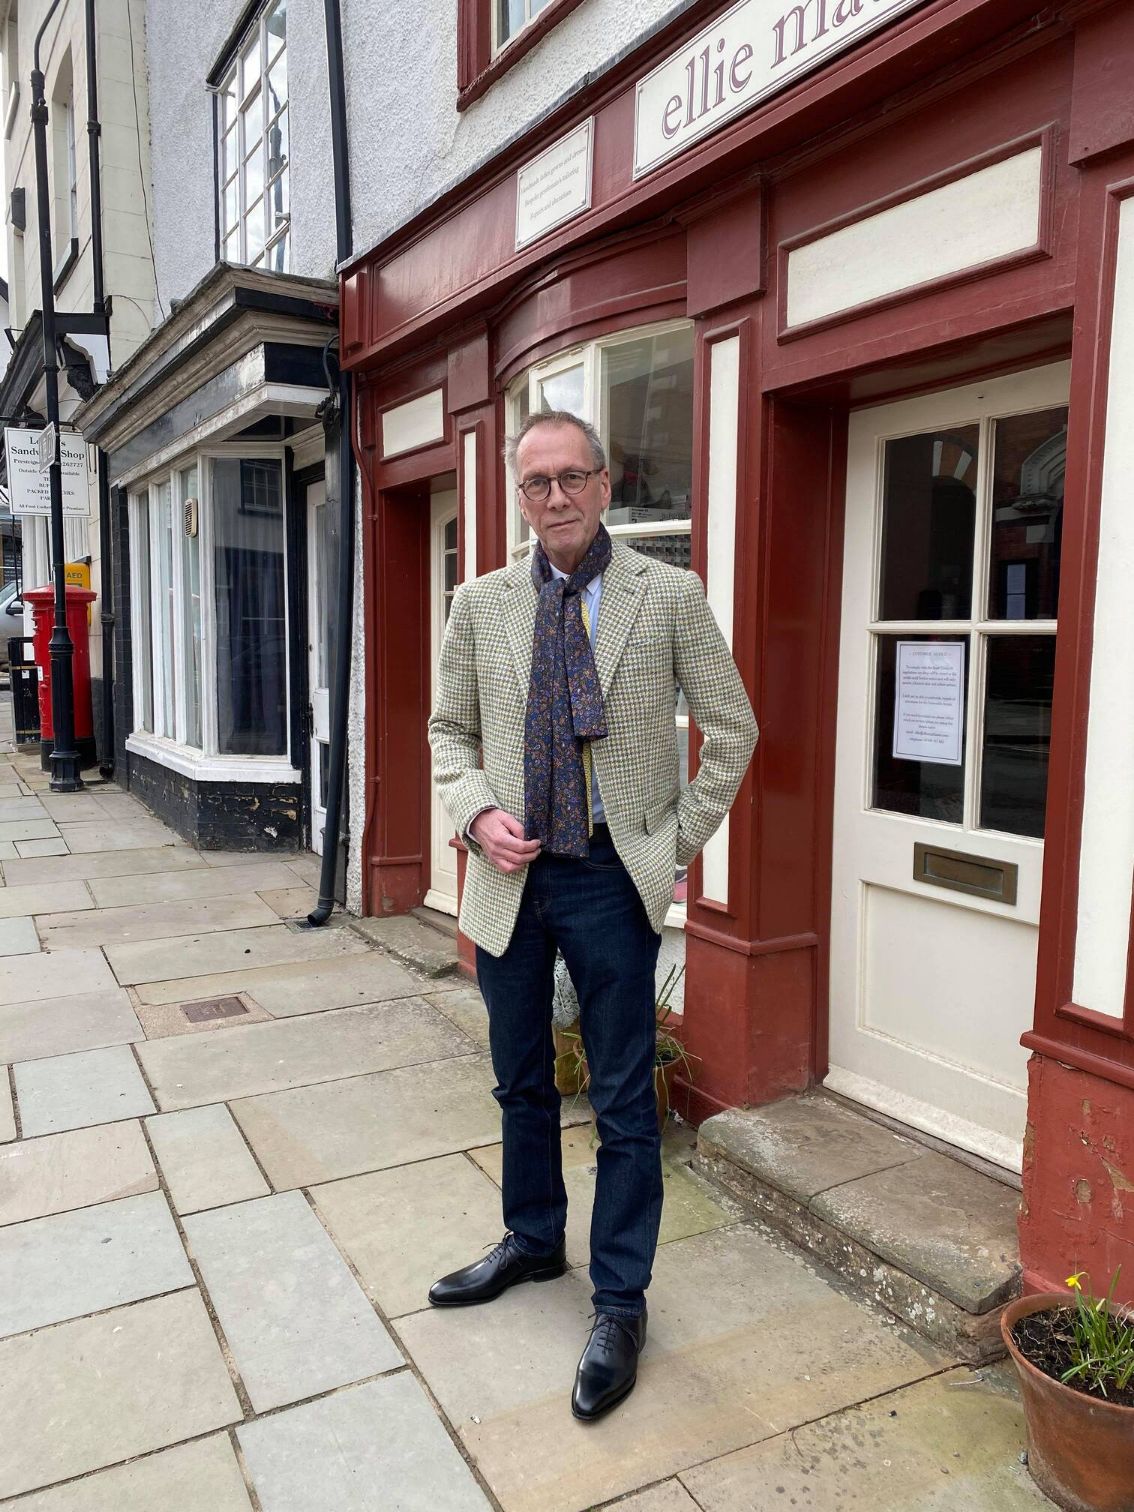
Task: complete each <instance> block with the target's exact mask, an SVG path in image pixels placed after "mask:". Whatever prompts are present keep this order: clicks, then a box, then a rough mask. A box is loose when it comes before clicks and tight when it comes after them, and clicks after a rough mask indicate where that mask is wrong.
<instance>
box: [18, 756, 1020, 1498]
mask: <svg viewBox="0 0 1134 1512" xmlns="http://www.w3.org/2000/svg"><path fill="white" fill-rule="evenodd" d="M316 866H317V863H316V861H315V858H313V857H311V856H306V855H300V856H290V857H282V858H277V857H267V856H249V855H235V854H227V853H206V854H202V853H199V852H197V851H196V850H193V849H191V848H190V847H188V846H186V845H184V844H182V843H180V842H179V841H178V839H177V838H176V836H175V835H174V834H173V833H172V832H171V831H170V830H168V829H167V828H166V827H165V826H164V825H163V824H161V823H160V822H159V821H158V820H156V819H155V818H153V817H152V815H150V814H149V813H148V812H147V811H146V810H145V809H144V808H143V807H142V805H141V804H139V803H138V802H136V801H135V800H134V799H133V798H131V797H129V796H128V795H125V794H123V793H122V792H120V791H119V790H117V789H116V788H114V787H113V786H111V785H107V784H101V785H98V784H92V785H91V786H90V787H89V788H88V789H87V791H86V792H84V793H82V794H75V795H58V796H54V795H52V794H51V793H50V792H49V790H48V781H47V778H46V777H45V776H44V775H43V774H42V773H41V772H40V770H39V765H38V761H35V760H32V759H29V758H27V757H24V756H18V755H14V754H12V753H11V752H10V751H5V750H3V749H0V869H2V872H3V884H4V885H3V886H2V887H0V1061H3V1062H4V1063H5V1065H6V1067H7V1071H6V1075H0V1508H13V1509H17V1508H18V1509H20V1512H157V1509H161V1512H249V1509H253V1508H255V1509H259V1512H379V1509H381V1512H385V1509H406V1512H474V1509H485V1508H497V1509H504V1512H581V1509H583V1508H592V1507H600V1506H601V1507H605V1506H608V1505H612V1504H617V1505H618V1506H619V1507H620V1508H623V1509H626V1512H695V1509H698V1508H699V1509H701V1512H740V1509H745V1512H773V1509H775V1512H781V1509H784V1512H786V1509H789V1508H799V1509H810V1512H844V1509H845V1512H858V1509H869V1512H930V1509H932V1512H1027V1509H1034V1508H1041V1507H1046V1506H1048V1505H1049V1504H1048V1503H1047V1502H1046V1501H1045V1500H1044V1498H1043V1497H1042V1496H1041V1495H1040V1493H1039V1492H1038V1491H1036V1490H1035V1489H1034V1487H1033V1486H1032V1485H1031V1482H1030V1481H1029V1480H1028V1478H1027V1473H1026V1470H1025V1469H1024V1468H1023V1465H1022V1463H1021V1458H1020V1456H1021V1451H1022V1449H1023V1447H1024V1434H1023V1425H1022V1418H1021V1412H1020V1408H1019V1404H1018V1401H1017V1399H1016V1397H1015V1395H1014V1392H1013V1388H1012V1381H1011V1379H1010V1376H1009V1375H1008V1374H1007V1373H1006V1372H1005V1370H1004V1368H1003V1367H993V1368H985V1369H983V1370H980V1371H974V1370H970V1369H969V1368H967V1367H965V1366H963V1365H961V1364H959V1363H958V1361H957V1360H956V1359H955V1358H951V1357H950V1356H949V1355H948V1354H947V1353H943V1352H942V1351H941V1350H939V1349H937V1348H935V1347H934V1346H932V1345H930V1344H928V1343H926V1342H925V1341H924V1340H921V1339H919V1338H918V1337H917V1336H915V1335H914V1334H912V1333H910V1332H907V1331H906V1330H905V1329H904V1328H903V1327H902V1325H900V1324H899V1323H897V1322H896V1321H895V1320H894V1319H892V1318H890V1317H889V1316H888V1315H886V1314H885V1313H883V1312H882V1311H881V1310H876V1309H874V1308H873V1307H872V1306H871V1305H869V1304H867V1303H864V1302H862V1301H859V1300H856V1299H855V1298H854V1297H853V1296H851V1295H850V1294H849V1293H848V1291H847V1290H846V1289H845V1286H844V1283H842V1282H841V1281H840V1280H839V1279H838V1278H837V1277H835V1276H834V1275H833V1274H832V1273H830V1272H827V1271H825V1270H823V1269H822V1268H821V1267H820V1266H819V1265H818V1264H817V1263H815V1262H814V1261H813V1260H811V1259H809V1258H808V1257H806V1256H804V1255H803V1254H802V1253H801V1252H799V1251H796V1250H794V1249H792V1248H791V1246H790V1245H788V1244H787V1243H786V1242H785V1241H784V1240H783V1239H781V1238H779V1237H778V1236H776V1235H775V1234H774V1233H773V1232H772V1231H771V1230H769V1229H766V1228H764V1227H763V1226H762V1225H761V1224H760V1223H759V1222H755V1221H752V1220H750V1219H746V1218H744V1216H743V1215H742V1213H741V1212H740V1210H739V1209H738V1208H736V1207H734V1206H732V1205H731V1199H729V1198H727V1197H725V1196H724V1195H722V1194H721V1193H720V1192H719V1191H718V1190H717V1189H715V1188H714V1187H712V1186H710V1185H708V1184H706V1183H705V1182H704V1181H703V1180H702V1178H701V1177H699V1176H698V1175H697V1174H696V1173H695V1172H693V1170H692V1169H691V1166H690V1162H691V1156H692V1146H693V1135H692V1133H691V1131H690V1130H688V1129H687V1128H683V1127H681V1126H679V1125H678V1126H675V1127H673V1128H671V1130H670V1131H669V1133H668V1134H667V1137H666V1146H665V1149H666V1154H665V1191H666V1201H665V1210H664V1218H663V1225H662V1236H661V1237H662V1243H661V1246H660V1248H659V1252H658V1257H657V1263H656V1267H655V1279H654V1283H653V1286H652V1288H651V1291H650V1336H649V1342H648V1344H647V1346H646V1350H645V1353H644V1355H643V1359H642V1366H641V1371H640V1377H639V1384H638V1388H637V1390H636V1391H635V1393H634V1394H633V1396H632V1397H631V1398H630V1399H629V1401H628V1402H627V1403H626V1404H625V1405H624V1406H623V1407H622V1408H621V1409H620V1410H619V1411H617V1412H616V1413H615V1414H614V1415H612V1416H611V1417H609V1418H607V1419H605V1420H603V1421H602V1422H600V1423H598V1424H595V1425H590V1426H584V1425H580V1424H578V1423H576V1422H575V1421H574V1420H573V1419H572V1417H571V1415H570V1411H569V1405H568V1395H569V1391H570V1385H571V1380H572V1376H573V1372H574V1367H575V1363H576V1360H577V1358H578V1355H579V1352H580V1350H581V1348H582V1346H583V1343H584V1342H585V1339H586V1335H587V1330H588V1313H589V1311H590V1297H589V1294H590V1287H589V1283H588V1280H587V1275H586V1258H587V1220H588V1210H589V1206H590V1200H591V1195H592V1191H593V1185H594V1173H595V1165H594V1158H595V1152H594V1147H593V1137H592V1132H591V1125H590V1121H589V1114H588V1111H587V1109H586V1106H585V1104H581V1105H578V1106H575V1107H567V1108H565V1115H564V1116H565V1124H566V1127H565V1131H564V1140H565V1160H566V1166H567V1184H568V1189H569V1193H570V1199H571V1209H570V1213H571V1216H570V1220H569V1228H568V1256H569V1260H570V1262H571V1267H572V1268H571V1269H570V1270H569V1272H568V1273H567V1275H566V1276H564V1277H563V1278H562V1279H561V1280H558V1281H555V1282H552V1283H549V1284H546V1285H539V1286H524V1287H519V1288H516V1289H515V1290H514V1291H512V1292H510V1293H508V1294H506V1295H505V1296H504V1297H502V1298H500V1299H499V1300H498V1301H497V1302H495V1303H493V1304H492V1305H490V1306H487V1307H479V1308H470V1309H462V1310H457V1311H448V1312H441V1311H434V1310H432V1309H430V1308H429V1307H428V1305H427V1304H426V1301H425V1296H426V1290H427V1288H428V1285H429V1283H430V1281H431V1280H432V1279H433V1278H434V1277H435V1276H436V1275H438V1274H440V1273H442V1272H443V1271H446V1270H449V1269H451V1268H453V1267H455V1266H457V1265H460V1264H463V1263H465V1262H466V1261H467V1260H469V1259H471V1258H473V1257H475V1256H476V1255H478V1254H479V1253H480V1252H481V1251H482V1250H483V1249H486V1248H487V1247H488V1246H490V1245H491V1244H492V1243H494V1242H495V1241H496V1239H498V1238H499V1236H500V1230H501V1223H500V1205H499V1180H500V1169H501V1154H500V1145H499V1118H498V1113H497V1109H496V1105H495V1103H494V1102H493V1100H492V1097H491V1095H490V1093H491V1087H492V1083H493V1078H492V1073H491V1068H490V1065H489V1060H488V1056H487V1053H486V1043H487V1041H486V1022H485V1015H484V1009H483V1005H482V1003H481V1001H480V999H479V996H478V995H477V993H476V992H475V990H474V989H473V988H471V987H470V986H468V985H467V984H465V983H463V982H461V981H460V980H458V979H455V978H453V977H448V978H445V979H437V978H431V977H429V976H427V975H426V974H425V973H424V972H415V971H413V970H410V969H408V968H407V967H406V966H405V965H404V964H403V963H402V962H400V961H398V960H397V959H396V958H395V957H394V956H393V955H392V954H391V953H389V952H388V951H386V950H384V949H382V948H381V947H379V946H375V945H374V944H373V943H371V942H370V941H368V940H367V939H364V938H362V937H360V936H359V935H358V934H357V933H355V932H353V931H352V930H350V929H348V928H346V927H345V925H344V923H343V921H342V920H341V918H339V917H338V916H336V917H334V918H333V919H332V921H331V923H330V924H329V925H328V926H327V927H325V928H324V929H322V930H310V929H306V928H303V927H301V926H300V925H299V924H298V923H297V922H295V921H297V920H298V919H299V918H300V917H301V916H302V915H303V913H304V912H305V911H306V910H307V909H308V908H309V907H310V906H311V904H312V902H313V901H314V889H313V882H314V881H315V878H316V876H317V871H316Z"/></svg>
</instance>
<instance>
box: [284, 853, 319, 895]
mask: <svg viewBox="0 0 1134 1512" xmlns="http://www.w3.org/2000/svg"><path fill="white" fill-rule="evenodd" d="M288 865H289V866H290V867H291V869H292V871H293V872H294V873H295V875H296V876H297V877H298V878H299V880H300V881H301V882H306V883H307V885H308V886H309V887H318V886H319V879H320V877H321V876H322V873H323V861H322V857H320V856H313V855H312V854H311V853H310V851H308V852H307V853H306V854H304V855H302V856H293V857H292V858H291V860H290V861H289V862H288Z"/></svg>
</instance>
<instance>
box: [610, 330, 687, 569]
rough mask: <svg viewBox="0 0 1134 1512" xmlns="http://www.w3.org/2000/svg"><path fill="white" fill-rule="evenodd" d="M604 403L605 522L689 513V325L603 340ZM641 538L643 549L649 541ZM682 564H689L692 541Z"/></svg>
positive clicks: (681, 517)
mask: <svg viewBox="0 0 1134 1512" xmlns="http://www.w3.org/2000/svg"><path fill="white" fill-rule="evenodd" d="M602 409H603V416H604V420H605V425H604V427H603V433H604V436H605V437H606V442H607V451H608V453H609V456H610V494H611V502H610V511H609V514H608V516H607V520H608V523H609V524H611V525H637V524H644V523H648V522H649V521H656V520H688V519H689V518H690V516H691V514H692V509H691V504H692V493H693V331H692V328H691V327H689V326H683V327H681V328H680V329H678V330H671V331H664V332H660V333H658V334H656V335H652V336H644V337H642V338H640V339H639V340H637V341H623V342H619V343H618V344H617V345H613V346H608V347H604V348H603V350H602ZM637 545H638V549H639V550H642V549H644V548H645V545H646V543H645V542H639V543H637ZM648 554H650V555H657V554H658V553H656V552H650V553H648ZM663 560H665V561H669V560H672V558H670V557H668V556H665V557H663ZM678 565H680V566H684V567H687V566H688V565H689V548H688V541H686V545H685V555H684V560H683V561H680V562H679V563H678Z"/></svg>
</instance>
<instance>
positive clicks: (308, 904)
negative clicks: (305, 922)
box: [260, 884, 319, 919]
mask: <svg viewBox="0 0 1134 1512" xmlns="http://www.w3.org/2000/svg"><path fill="white" fill-rule="evenodd" d="M260 897H261V898H262V899H263V900H264V902H265V903H266V904H267V905H268V907H269V908H270V909H271V910H272V912H273V913H274V914H276V915H277V916H278V917H279V918H281V919H305V918H306V917H307V915H308V914H309V913H310V912H311V910H312V909H313V908H314V907H315V905H316V903H318V901H319V891H318V889H317V888H314V887H304V886H303V885H302V884H297V885H296V886H294V887H271V888H266V889H264V890H263V891H260Z"/></svg>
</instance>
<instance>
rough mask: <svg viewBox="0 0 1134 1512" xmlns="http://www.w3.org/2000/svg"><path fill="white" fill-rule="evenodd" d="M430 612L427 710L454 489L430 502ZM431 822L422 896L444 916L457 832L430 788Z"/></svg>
mask: <svg viewBox="0 0 1134 1512" xmlns="http://www.w3.org/2000/svg"><path fill="white" fill-rule="evenodd" d="M429 571H430V583H429V611H430V625H431V627H432V635H431V645H430V652H431V655H430V667H431V668H432V672H431V697H430V707H432V706H433V703H434V702H435V701H436V694H437V658H438V657H439V656H440V654H441V639H442V637H443V636H444V634H445V625H446V623H447V622H448V619H449V610H450V608H451V606H452V603H453V594H454V593H455V592H456V589H457V575H458V562H457V494H456V490H455V489H446V490H445V492H444V493H436V494H434V495H433V497H432V499H431V501H430V549H429ZM430 791H431V793H432V809H431V823H430V835H431V846H430V883H429V891H428V892H427V893H426V895H425V903H426V907H428V908H436V909H439V910H441V912H443V913H449V914H455V913H456V912H457V853H456V851H455V850H454V849H453V846H452V844H451V843H450V842H451V841H452V839H453V836H454V834H455V833H456V832H455V830H454V829H453V825H452V823H451V821H450V819H449V815H448V813H447V811H446V809H445V805H444V804H443V803H442V802H441V799H440V798H439V797H438V796H437V789H436V788H435V787H432V785H431V789H430Z"/></svg>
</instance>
